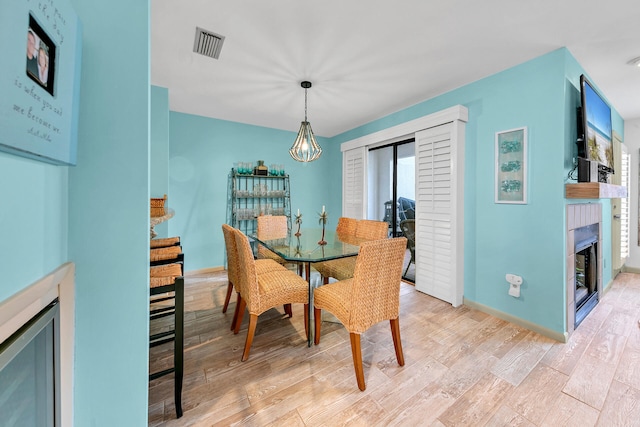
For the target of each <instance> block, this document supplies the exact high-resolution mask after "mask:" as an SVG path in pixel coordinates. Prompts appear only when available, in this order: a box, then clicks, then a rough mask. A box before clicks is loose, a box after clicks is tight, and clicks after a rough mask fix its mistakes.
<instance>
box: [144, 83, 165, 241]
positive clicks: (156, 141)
mask: <svg viewBox="0 0 640 427" xmlns="http://www.w3.org/2000/svg"><path fill="white" fill-rule="evenodd" d="M150 131H151V149H150V156H149V162H150V170H149V178H150V182H149V187H150V194H151V197H163V196H164V195H165V194H166V195H167V197H169V90H168V89H167V88H164V87H160V86H151V123H150ZM168 203H169V202H167V204H168ZM168 226H169V224H168V223H166V222H163V223H161V224H158V225H156V226H155V227H154V231H155V232H156V233H157V234H158V237H167V236H168Z"/></svg>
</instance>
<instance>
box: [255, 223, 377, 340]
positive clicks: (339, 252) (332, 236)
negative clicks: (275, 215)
mask: <svg viewBox="0 0 640 427" xmlns="http://www.w3.org/2000/svg"><path fill="white" fill-rule="evenodd" d="M251 238H252V239H254V240H255V241H256V242H258V243H259V244H261V245H263V246H264V247H266V248H267V249H269V250H271V251H273V252H275V253H276V254H278V255H279V256H281V257H282V258H283V259H284V260H285V261H288V262H291V263H297V264H298V265H299V266H304V272H305V279H306V280H307V283H308V284H309V324H308V325H307V326H308V331H309V336H308V337H307V345H308V346H309V347H311V341H312V339H311V338H312V336H313V332H314V331H312V330H311V325H312V321H311V319H312V312H313V311H312V310H313V307H312V305H313V304H312V303H313V300H312V298H313V287H312V285H311V264H313V263H315V262H321V261H330V260H334V259H339V258H346V257H351V256H356V255H358V251H359V250H360V246H359V245H360V243H362V242H363V241H365V240H366V239H360V238H357V237H354V236H345V235H340V234H338V233H336V232H335V231H333V230H326V231H325V233H324V240H325V241H326V242H327V243H326V244H325V245H321V244H320V243H319V242H320V240H321V238H322V229H321V228H317V229H303V230H301V232H300V236H296V235H295V233H294V231H290V232H289V233H288V235H287V237H284V238H281V239H273V240H265V239H260V238H258V236H257V235H253V236H251ZM298 273H299V274H302V269H301V268H299V269H298Z"/></svg>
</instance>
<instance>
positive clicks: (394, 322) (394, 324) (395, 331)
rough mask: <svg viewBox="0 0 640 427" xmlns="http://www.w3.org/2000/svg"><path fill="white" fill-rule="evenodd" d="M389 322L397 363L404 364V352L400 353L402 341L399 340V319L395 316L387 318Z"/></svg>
mask: <svg viewBox="0 0 640 427" xmlns="http://www.w3.org/2000/svg"><path fill="white" fill-rule="evenodd" d="M389 322H390V323H391V336H393V347H394V348H395V349H396V359H397V360H398V365H400V366H404V354H403V353H402V341H400V321H399V319H398V318H397V317H396V318H395V319H391V320H389Z"/></svg>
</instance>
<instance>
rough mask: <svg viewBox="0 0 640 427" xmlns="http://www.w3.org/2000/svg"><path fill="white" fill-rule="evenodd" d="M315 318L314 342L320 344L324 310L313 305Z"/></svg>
mask: <svg viewBox="0 0 640 427" xmlns="http://www.w3.org/2000/svg"><path fill="white" fill-rule="evenodd" d="M313 320H314V325H315V328H314V329H315V332H314V333H313V343H314V344H315V345H318V344H320V330H321V329H322V310H321V309H319V308H315V307H313Z"/></svg>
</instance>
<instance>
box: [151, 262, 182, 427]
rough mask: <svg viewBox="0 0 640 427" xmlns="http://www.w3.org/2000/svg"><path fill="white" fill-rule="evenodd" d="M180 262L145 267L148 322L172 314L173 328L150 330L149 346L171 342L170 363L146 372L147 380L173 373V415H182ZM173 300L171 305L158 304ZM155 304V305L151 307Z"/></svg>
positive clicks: (178, 416)
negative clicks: (147, 271) (164, 366)
mask: <svg viewBox="0 0 640 427" xmlns="http://www.w3.org/2000/svg"><path fill="white" fill-rule="evenodd" d="M183 270H184V265H183V263H170V264H162V265H155V266H151V267H150V268H149V272H150V278H149V287H150V289H149V303H150V307H149V322H152V321H154V320H157V319H160V318H163V317H167V316H173V318H174V328H173V329H171V330H168V331H163V332H158V333H155V334H150V336H149V348H153V347H156V346H159V345H161V344H165V343H168V342H173V366H172V367H170V368H167V369H164V370H162V371H158V372H153V373H151V372H150V373H149V381H152V380H154V379H157V378H160V377H162V376H164V375H168V374H170V373H174V400H175V405H176V415H177V418H180V417H182V382H183V377H184V276H183V274H184V273H183ZM169 300H173V304H172V305H165V304H160V303H162V302H165V301H169ZM154 306H155V307H154Z"/></svg>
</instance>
